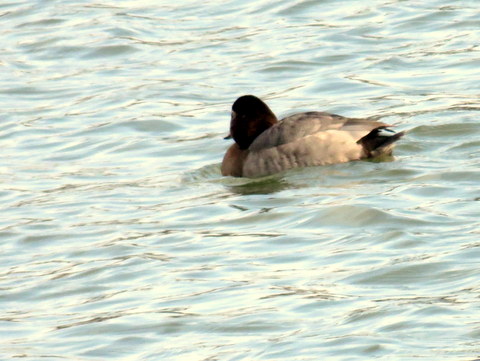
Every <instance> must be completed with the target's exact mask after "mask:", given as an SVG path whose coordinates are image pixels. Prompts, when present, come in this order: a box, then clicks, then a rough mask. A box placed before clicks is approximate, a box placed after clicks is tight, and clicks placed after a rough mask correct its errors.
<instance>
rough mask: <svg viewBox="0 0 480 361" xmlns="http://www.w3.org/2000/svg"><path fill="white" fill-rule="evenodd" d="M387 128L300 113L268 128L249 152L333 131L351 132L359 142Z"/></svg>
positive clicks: (358, 120)
mask: <svg viewBox="0 0 480 361" xmlns="http://www.w3.org/2000/svg"><path fill="white" fill-rule="evenodd" d="M386 126H387V125H386V124H384V123H381V122H377V121H372V120H368V119H354V118H345V117H342V116H340V115H336V114H330V113H324V112H306V113H299V114H294V115H291V116H289V117H286V118H284V119H282V120H281V121H280V122H278V123H276V124H275V125H274V126H272V127H270V128H268V129H267V130H266V131H264V132H263V133H262V134H260V135H259V136H258V137H257V139H255V141H254V142H253V143H252V145H251V146H250V147H249V150H251V151H254V152H256V151H260V150H262V149H268V148H272V147H277V146H280V145H282V144H287V143H291V142H295V141H296V140H298V139H301V138H304V137H306V136H308V135H313V134H317V133H320V132H323V131H332V130H338V131H342V132H349V133H351V135H352V136H353V137H354V138H356V139H357V140H359V139H360V138H362V137H364V136H365V135H366V134H368V133H369V132H370V131H372V130H373V129H376V128H379V127H386Z"/></svg>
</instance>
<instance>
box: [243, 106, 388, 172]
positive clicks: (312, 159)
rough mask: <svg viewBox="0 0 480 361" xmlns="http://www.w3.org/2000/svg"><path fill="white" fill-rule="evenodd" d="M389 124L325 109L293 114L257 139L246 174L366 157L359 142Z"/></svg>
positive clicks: (246, 162)
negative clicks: (344, 115) (340, 114)
mask: <svg viewBox="0 0 480 361" xmlns="http://www.w3.org/2000/svg"><path fill="white" fill-rule="evenodd" d="M385 126H386V125H385V124H384V123H380V122H376V121H370V120H366V119H351V118H345V117H342V116H339V115H335V114H329V113H323V112H308V113H300V114H295V115H292V116H290V117H287V118H285V119H283V120H281V121H280V122H278V123H277V124H275V125H274V126H272V127H271V128H269V129H267V130H266V131H264V132H263V133H262V134H260V135H259V136H258V137H257V139H255V141H254V142H253V143H252V144H251V146H250V147H249V152H248V156H247V158H246V159H245V162H244V165H243V176H246V177H259V176H265V175H269V174H273V173H277V172H281V171H284V170H286V169H290V168H296V167H307V166H315V165H327V164H334V163H343V162H348V161H351V160H358V159H361V158H364V157H365V151H364V147H363V146H362V145H361V144H359V143H358V141H359V140H360V139H361V138H363V137H365V136H366V135H368V134H369V133H370V132H371V131H372V130H374V129H377V128H381V127H385Z"/></svg>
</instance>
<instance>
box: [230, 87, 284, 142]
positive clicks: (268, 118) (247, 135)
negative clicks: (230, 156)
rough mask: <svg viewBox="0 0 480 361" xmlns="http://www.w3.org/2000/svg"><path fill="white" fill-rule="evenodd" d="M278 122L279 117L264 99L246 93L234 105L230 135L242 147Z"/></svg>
mask: <svg viewBox="0 0 480 361" xmlns="http://www.w3.org/2000/svg"><path fill="white" fill-rule="evenodd" d="M276 122H277V117H275V114H273V112H272V111H271V110H270V108H269V107H268V106H267V104H265V103H264V102H263V101H261V100H260V99H258V98H257V97H256V96H254V95H244V96H241V97H240V98H238V99H237V100H236V101H235V103H233V105H232V120H231V121H230V135H231V136H232V138H233V139H234V140H235V142H236V143H237V144H238V146H239V148H240V149H248V147H249V146H250V144H252V142H253V141H254V140H255V138H257V137H258V136H259V135H260V134H262V133H263V132H264V131H265V130H266V129H268V128H270V127H271V126H272V125H273V124H275V123H276Z"/></svg>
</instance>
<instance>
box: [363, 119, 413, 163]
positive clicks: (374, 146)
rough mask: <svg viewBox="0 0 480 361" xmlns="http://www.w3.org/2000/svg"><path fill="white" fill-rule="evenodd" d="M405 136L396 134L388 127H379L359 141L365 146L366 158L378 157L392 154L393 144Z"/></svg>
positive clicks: (402, 133) (401, 133) (400, 133)
mask: <svg viewBox="0 0 480 361" xmlns="http://www.w3.org/2000/svg"><path fill="white" fill-rule="evenodd" d="M404 135H405V133H404V132H399V133H396V132H395V131H393V130H391V129H389V128H388V127H384V126H383V127H378V128H375V129H374V130H372V131H371V132H370V133H368V134H367V135H366V136H364V137H363V138H361V139H360V140H358V141H357V143H358V144H361V145H362V146H363V149H364V151H365V156H366V157H377V156H379V155H382V154H391V153H392V149H393V143H395V142H396V141H397V140H399V139H400V138H401V137H403V136H404Z"/></svg>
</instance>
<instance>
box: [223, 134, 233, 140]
mask: <svg viewBox="0 0 480 361" xmlns="http://www.w3.org/2000/svg"><path fill="white" fill-rule="evenodd" d="M223 139H232V135H231V134H230V133H228V135H227V136H226V137H225V138H223Z"/></svg>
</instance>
